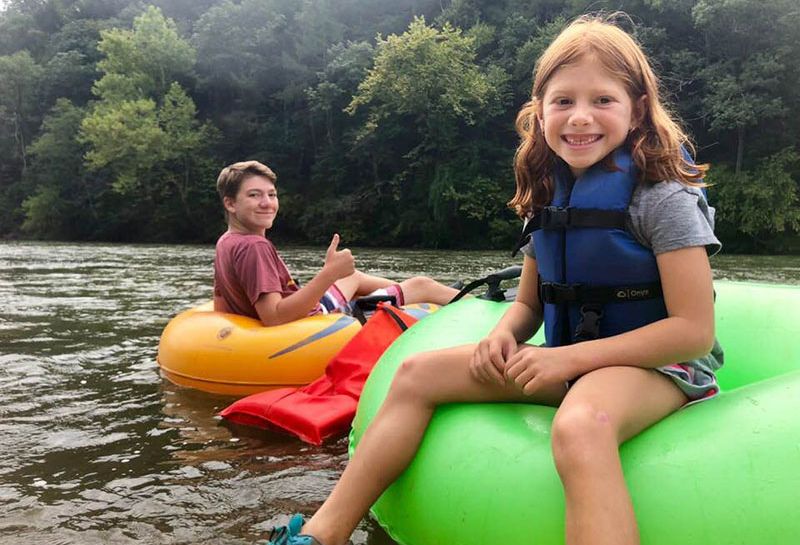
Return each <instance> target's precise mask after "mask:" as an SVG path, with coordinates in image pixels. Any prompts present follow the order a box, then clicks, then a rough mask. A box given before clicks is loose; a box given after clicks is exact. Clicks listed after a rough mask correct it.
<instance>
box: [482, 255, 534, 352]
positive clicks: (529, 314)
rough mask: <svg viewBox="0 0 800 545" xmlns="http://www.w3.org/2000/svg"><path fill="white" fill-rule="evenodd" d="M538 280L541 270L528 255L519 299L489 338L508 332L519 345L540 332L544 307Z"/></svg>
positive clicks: (521, 279) (521, 278) (518, 290)
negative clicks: (540, 297)
mask: <svg viewBox="0 0 800 545" xmlns="http://www.w3.org/2000/svg"><path fill="white" fill-rule="evenodd" d="M538 279H539V269H538V267H537V266H536V260H535V259H533V258H532V257H529V256H527V255H526V256H525V260H524V261H523V263H522V276H521V277H520V280H519V288H518V289H517V297H516V299H515V300H514V302H513V303H511V307H509V309H508V310H507V311H506V312H505V314H503V317H502V318H500V321H499V322H497V325H496V326H495V327H494V329H492V332H491V333H489V336H492V335H494V334H495V333H499V332H508V333H511V335H513V337H514V339H515V340H516V341H517V343H521V342H525V341H527V340H528V339H530V338H531V337H532V336H533V334H534V333H536V331H538V330H539V327H540V326H541V325H542V305H541V303H540V302H539V286H538V282H539V280H538Z"/></svg>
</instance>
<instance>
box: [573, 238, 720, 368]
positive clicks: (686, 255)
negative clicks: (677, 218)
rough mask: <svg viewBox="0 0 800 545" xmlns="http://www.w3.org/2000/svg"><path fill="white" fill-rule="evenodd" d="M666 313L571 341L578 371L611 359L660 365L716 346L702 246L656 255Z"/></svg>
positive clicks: (615, 362)
mask: <svg viewBox="0 0 800 545" xmlns="http://www.w3.org/2000/svg"><path fill="white" fill-rule="evenodd" d="M656 261H657V263H658V271H659V276H660V277H661V287H662V289H663V291H664V302H665V303H666V306H667V318H664V319H663V320H659V321H657V322H654V323H652V324H648V325H646V326H644V327H640V328H638V329H635V330H633V331H629V332H627V333H622V334H620V335H615V336H613V337H608V338H605V339H597V340H594V341H588V342H584V343H577V344H574V345H571V346H569V347H565V348H570V349H571V350H570V358H569V359H570V360H572V361H573V363H572V365H571V366H572V367H573V368H574V370H575V374H576V375H580V374H583V373H586V372H588V371H591V370H593V369H597V368H598V367H607V366H612V365H635V366H638V367H660V366H662V365H669V364H672V363H680V362H683V361H687V360H691V359H694V358H698V357H701V356H705V355H706V354H708V353H709V352H710V351H711V348H712V347H713V345H714V287H713V283H712V280H713V277H712V274H711V266H710V264H709V262H708V255H707V254H706V249H705V248H704V247H702V246H695V247H691V248H683V249H680V250H674V251H671V252H665V253H663V254H660V255H658V256H656Z"/></svg>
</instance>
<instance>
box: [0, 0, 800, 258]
mask: <svg viewBox="0 0 800 545" xmlns="http://www.w3.org/2000/svg"><path fill="white" fill-rule="evenodd" d="M604 8H606V9H609V10H611V9H615V10H616V9H622V10H624V11H625V12H626V13H627V14H628V15H629V19H628V20H626V21H624V22H623V24H625V25H626V26H627V29H628V30H629V31H631V32H632V33H634V34H635V36H636V37H637V38H638V40H639V41H640V42H641V43H642V44H643V46H644V48H645V50H646V51H647V52H648V54H649V55H650V56H651V58H652V59H653V60H654V64H655V66H656V69H657V72H658V73H659V75H660V77H661V79H662V80H663V82H664V85H665V88H666V89H667V91H668V93H669V96H668V99H669V102H670V104H671V106H672V109H673V110H674V111H675V112H676V113H677V114H678V115H679V116H680V117H681V118H682V119H683V120H684V123H685V125H686V128H687V129H688V131H689V132H690V134H692V135H693V138H694V141H695V142H696V144H697V149H698V158H697V159H698V160H699V161H701V162H709V163H711V165H712V169H711V171H710V174H709V176H708V179H707V182H709V184H711V186H710V187H709V189H708V194H709V199H710V200H711V202H712V205H714V206H716V208H717V211H718V212H717V231H718V234H719V235H720V236H721V237H722V239H723V242H724V243H725V244H726V245H727V249H728V250H734V251H735V250H740V251H769V252H782V251H800V237H799V236H798V232H800V206H798V190H799V189H800V188H798V184H800V160H799V159H800V140H798V137H799V136H800V122H798V119H800V94H798V93H797V89H798V88H800V62H799V61H798V59H800V9H798V8H797V4H796V0H772V1H770V2H760V1H757V0H674V1H670V2H666V1H664V0H637V1H627V0H623V1H622V2H620V1H617V2H613V3H612V2H604V1H600V2H598V1H586V0H568V1H561V2H554V1H552V0H501V1H492V2H489V1H485V0H484V1H481V0H450V1H442V0H237V1H234V0H152V1H150V2H147V3H145V2H141V1H138V0H10V1H8V2H6V3H5V8H4V9H3V11H0V210H2V215H1V216H0V237H26V238H38V239H57V240H110V241H161V242H167V241H187V242H188V241H203V242H206V241H212V240H214V239H215V237H216V236H217V235H218V234H219V233H220V232H221V230H222V229H223V221H222V214H221V210H220V205H219V202H218V199H217V196H216V193H215V190H214V181H215V177H216V174H217V173H218V171H219V169H220V168H221V167H222V166H224V165H226V164H228V163H231V162H233V161H238V160H244V159H257V160H260V161H262V162H265V163H267V164H268V165H269V166H270V167H272V168H273V170H275V171H276V172H277V174H278V187H279V191H280V195H281V205H282V212H281V217H280V219H279V221H278V222H277V223H276V232H277V235H278V236H279V237H280V238H282V239H284V240H291V241H295V242H311V243H322V242H327V241H328V240H329V238H330V235H331V233H333V232H339V233H340V234H341V235H342V237H343V240H344V241H346V243H347V244H360V245H385V246H428V247H441V248H477V247H483V248H491V247H494V248H505V247H507V246H508V245H509V244H510V243H511V242H512V241H513V239H514V237H515V232H516V231H517V230H518V229H519V227H520V226H519V222H518V221H517V220H516V219H515V217H514V216H513V214H511V213H510V212H509V211H508V210H507V209H506V207H505V204H504V203H505V202H506V201H507V200H508V199H509V198H510V196H511V195H512V194H513V187H514V180H513V173H512V169H511V160H512V157H513V153H514V149H515V147H516V143H517V137H516V135H515V133H514V130H513V125H514V118H515V115H516V112H517V110H518V109H519V107H520V106H521V105H522V104H523V103H524V102H525V101H526V100H528V98H529V95H530V88H531V79H532V78H531V76H532V71H533V67H534V63H535V61H536V59H537V57H538V56H539V54H540V53H541V52H542V51H543V50H544V48H545V47H546V46H547V44H548V43H549V42H550V40H551V39H552V38H553V37H554V36H555V35H556V34H557V33H558V32H559V31H560V29H562V28H563V27H564V25H565V24H567V23H568V22H569V21H570V20H571V19H572V18H574V17H575V16H577V15H580V14H582V13H586V12H588V11H590V10H591V11H597V10H601V9H604Z"/></svg>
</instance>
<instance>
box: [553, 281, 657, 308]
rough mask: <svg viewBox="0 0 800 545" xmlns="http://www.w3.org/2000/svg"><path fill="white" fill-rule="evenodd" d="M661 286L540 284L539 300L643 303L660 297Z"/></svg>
mask: <svg viewBox="0 0 800 545" xmlns="http://www.w3.org/2000/svg"><path fill="white" fill-rule="evenodd" d="M662 296H663V291H662V290H661V284H660V283H658V282H654V283H652V284H637V285H635V286H602V287H590V286H584V285H583V284H560V283H558V282H542V283H541V284H540V285H539V300H540V301H541V302H542V303H550V304H553V305H560V304H563V303H581V304H587V303H593V304H604V303H616V302H621V301H644V300H646V299H655V298H657V297H662Z"/></svg>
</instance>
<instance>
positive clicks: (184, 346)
mask: <svg viewBox="0 0 800 545" xmlns="http://www.w3.org/2000/svg"><path fill="white" fill-rule="evenodd" d="M438 308H439V307H438V306H437V305H432V304H426V303H419V304H413V305H407V306H404V307H403V309H404V310H406V311H407V312H409V313H411V314H412V315H414V316H416V317H417V318H422V317H424V316H426V315H427V314H429V313H431V312H433V311H434V310H436V309H438ZM359 329H361V324H360V323H359V322H358V320H356V319H355V318H353V317H351V316H347V315H345V314H338V313H335V314H327V315H319V316H309V317H308V318H303V319H301V320H296V321H294V322H289V323H287V324H283V325H279V326H274V327H265V326H263V325H262V324H261V322H259V321H258V320H255V319H253V318H248V317H245V316H239V315H236V314H225V313H222V312H214V309H213V304H212V303H206V304H204V305H200V306H198V307H195V308H192V309H190V310H187V311H185V312H182V313H180V314H178V315H177V316H176V317H175V318H173V319H172V320H171V321H170V322H169V323H168V324H167V327H165V328H164V332H163V333H162V334H161V340H160V342H159V345H158V364H159V366H160V367H161V374H162V376H164V377H165V378H166V379H168V380H169V381H171V382H173V383H175V384H177V385H179V386H184V387H187V388H195V389H197V390H202V391H205V392H210V393H214V394H223V395H230V396H237V397H243V396H246V395H250V394H254V393H256V392H263V391H264V390H271V389H274V388H284V387H298V386H304V385H306V384H308V383H310V382H312V381H314V380H316V379H317V378H318V377H320V376H321V375H322V374H323V373H324V372H325V366H326V365H327V363H328V361H330V359H331V358H332V357H333V356H335V355H336V353H337V352H338V351H339V350H340V349H341V348H342V346H344V345H345V343H347V341H349V340H350V338H351V337H353V335H355V334H356V333H357V332H358V330H359Z"/></svg>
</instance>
